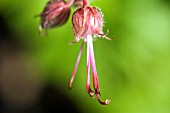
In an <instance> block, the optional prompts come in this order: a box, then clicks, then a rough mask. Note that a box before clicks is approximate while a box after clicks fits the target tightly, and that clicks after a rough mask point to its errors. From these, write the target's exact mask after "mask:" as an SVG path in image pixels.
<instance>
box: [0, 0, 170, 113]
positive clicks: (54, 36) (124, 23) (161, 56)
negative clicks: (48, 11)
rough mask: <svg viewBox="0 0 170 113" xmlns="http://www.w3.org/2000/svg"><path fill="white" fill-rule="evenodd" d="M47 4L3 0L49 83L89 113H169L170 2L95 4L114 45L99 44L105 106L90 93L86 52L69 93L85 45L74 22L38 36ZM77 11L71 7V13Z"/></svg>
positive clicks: (96, 0)
mask: <svg viewBox="0 0 170 113" xmlns="http://www.w3.org/2000/svg"><path fill="white" fill-rule="evenodd" d="M46 2H47V0H1V1H0V13H3V14H4V16H6V17H8V18H7V21H8V23H9V25H10V28H11V29H12V31H13V32H14V33H15V34H17V35H18V36H19V37H18V38H17V40H20V41H21V42H22V43H23V44H24V45H25V46H27V48H28V51H29V54H31V55H32V56H33V58H34V59H35V60H36V61H37V62H38V65H39V66H40V71H41V73H43V74H42V78H43V80H44V83H48V82H53V83H54V84H56V85H60V86H62V87H63V90H65V91H64V92H65V93H67V94H66V95H67V96H68V97H69V98H71V99H72V100H73V101H75V103H76V104H77V106H78V107H79V108H80V109H82V111H83V112H84V113H91V112H93V113H169V112H170V3H169V2H168V1H166V0H130V1H127V0H91V5H92V6H97V7H98V8H101V11H102V12H103V14H104V20H105V26H104V31H105V32H106V31H107V29H109V34H108V37H110V38H113V40H112V41H107V40H105V39H98V40H96V41H95V43H94V49H95V50H94V51H95V58H96V65H97V71H98V75H99V81H100V87H101V98H102V100H104V99H105V98H109V99H111V103H110V104H109V105H108V106H101V105H100V104H98V102H97V101H96V99H92V98H90V97H89V95H88V94H87V93H86V90H85V79H86V77H85V76H86V48H84V49H83V55H82V58H81V61H80V65H79V67H78V71H77V74H76V76H75V80H74V83H73V90H72V91H71V92H70V91H68V88H67V86H68V83H69V79H70V77H71V74H72V71H73V68H74V65H75V61H76V59H77V55H78V52H79V48H80V44H81V41H80V42H78V43H76V44H73V45H68V43H69V42H71V41H73V40H74V37H73V34H72V29H71V16H70V18H69V21H68V22H67V23H66V24H65V25H63V26H62V27H60V28H54V29H51V30H49V31H48V36H44V37H43V36H39V34H38V25H39V23H40V18H34V16H35V15H38V14H40V13H41V12H42V10H43V8H44V7H45V5H46ZM74 10H75V9H74V8H72V13H73V11H74Z"/></svg>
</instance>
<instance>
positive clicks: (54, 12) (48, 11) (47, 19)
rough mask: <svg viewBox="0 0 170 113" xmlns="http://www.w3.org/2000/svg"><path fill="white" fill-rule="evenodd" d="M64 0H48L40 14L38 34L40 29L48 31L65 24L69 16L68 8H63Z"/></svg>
mask: <svg viewBox="0 0 170 113" xmlns="http://www.w3.org/2000/svg"><path fill="white" fill-rule="evenodd" d="M65 3H66V2H65V1H64V0H50V1H49V2H48V3H47V5H46V7H45V8H44V10H43V12H42V13H41V15H40V17H41V24H40V28H39V29H40V32H41V30H42V28H45V29H49V28H52V27H58V26H61V25H63V24H64V23H66V21H67V20H68V18H69V15H70V8H69V7H65Z"/></svg>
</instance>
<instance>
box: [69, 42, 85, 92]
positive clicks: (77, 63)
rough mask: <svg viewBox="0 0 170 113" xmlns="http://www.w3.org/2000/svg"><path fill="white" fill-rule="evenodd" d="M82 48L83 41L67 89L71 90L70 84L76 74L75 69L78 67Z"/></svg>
mask: <svg viewBox="0 0 170 113" xmlns="http://www.w3.org/2000/svg"><path fill="white" fill-rule="evenodd" d="M83 46H84V40H83V41H82V44H81V47H80V52H79V54H78V58H77V61H76V65H75V67H74V71H73V73H72V76H71V79H70V83H69V86H68V87H69V89H71V86H72V83H73V80H74V77H75V74H76V72H77V67H78V65H79V61H80V58H81V54H82V50H83Z"/></svg>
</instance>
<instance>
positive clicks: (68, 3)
mask: <svg viewBox="0 0 170 113" xmlns="http://www.w3.org/2000/svg"><path fill="white" fill-rule="evenodd" d="M73 2H74V0H68V2H67V3H66V4H65V7H66V8H69V7H70V6H71V5H72V4H73Z"/></svg>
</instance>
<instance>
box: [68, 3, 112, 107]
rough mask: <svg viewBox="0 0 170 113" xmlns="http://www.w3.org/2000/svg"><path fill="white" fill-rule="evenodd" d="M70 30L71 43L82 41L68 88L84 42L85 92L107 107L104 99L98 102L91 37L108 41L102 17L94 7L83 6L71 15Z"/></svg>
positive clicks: (98, 94)
mask: <svg viewBox="0 0 170 113" xmlns="http://www.w3.org/2000/svg"><path fill="white" fill-rule="evenodd" d="M84 4H86V3H84ZM72 29H73V34H74V37H75V40H74V41H73V42H72V43H76V42H77V41H79V40H80V39H82V40H83V41H82V45H81V48H80V52H79V55H78V58H77V61H76V65H75V67H74V71H73V74H72V77H71V79H70V84H69V88H71V86H72V82H73V79H74V76H75V74H76V71H77V67H78V64H79V61H80V57H81V54H82V48H83V46H84V42H85V41H86V42H87V80H86V91H87V92H88V94H89V95H90V96H91V97H94V95H96V97H97V99H98V101H99V103H101V104H103V105H107V104H109V102H110V100H108V99H106V100H105V101H104V102H102V101H101V100H100V88H99V81H98V74H97V70H96V64H95V58H94V50H93V36H97V37H102V38H106V39H108V40H110V38H108V37H107V36H106V35H107V33H106V34H104V33H103V15H102V13H101V12H100V10H99V9H97V8H96V7H90V6H88V5H84V7H83V8H79V9H77V10H76V11H75V12H74V13H73V16H72ZM90 68H92V79H93V87H94V91H93V90H92V89H91V88H90Z"/></svg>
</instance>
